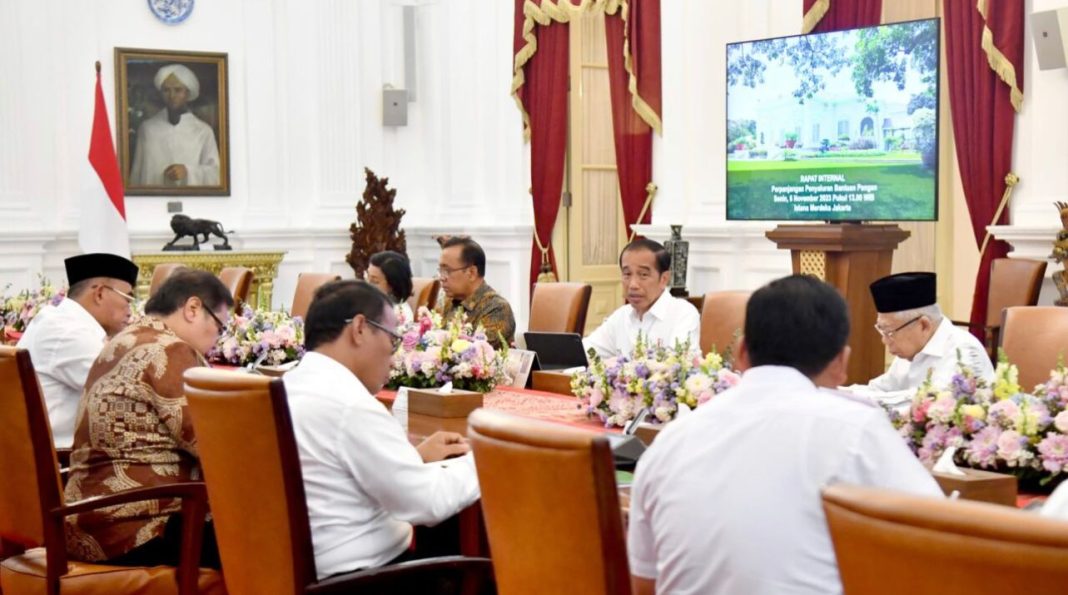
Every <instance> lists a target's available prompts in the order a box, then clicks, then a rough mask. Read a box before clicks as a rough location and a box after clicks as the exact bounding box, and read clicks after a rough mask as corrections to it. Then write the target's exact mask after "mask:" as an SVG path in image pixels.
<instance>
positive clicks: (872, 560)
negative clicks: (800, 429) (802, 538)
mask: <svg viewBox="0 0 1068 595" xmlns="http://www.w3.org/2000/svg"><path fill="white" fill-rule="evenodd" d="M823 510H824V512H825V513H826V516H827V525H828V527H829V528H830V532H831V539H832V541H833V542H834V551H835V555H836V557H837V559H838V569H839V572H840V574H841V576H842V586H843V587H844V590H845V593H846V595H890V594H895V595H896V594H900V593H909V594H910V595H936V594H937V595H975V594H976V593H1064V592H1065V591H1066V590H1068V523H1066V522H1064V521H1056V520H1052V519H1047V518H1042V517H1039V516H1036V515H1034V514H1028V513H1026V512H1022V511H1019V510H1014V509H1012V508H1010V507H1007V506H998V505H996V504H987V503H985V502H965V501H961V500H944V499H938V498H925V497H920V496H915V495H911V494H905V493H900V492H894V491H889V490H881V489H874V488H869V487H858V486H850V485H835V486H831V487H829V488H827V489H825V490H824V491H823Z"/></svg>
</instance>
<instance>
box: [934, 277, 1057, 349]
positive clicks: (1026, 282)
mask: <svg viewBox="0 0 1068 595" xmlns="http://www.w3.org/2000/svg"><path fill="white" fill-rule="evenodd" d="M1045 274H1046V261H1044V260H1027V259H1023V258H995V259H994V260H993V262H992V263H991V266H990V289H989V290H988V292H987V305H986V323H985V324H983V325H973V324H971V323H969V322H965V321H958V320H954V321H952V322H953V324H955V325H957V326H966V327H969V328H982V329H983V333H984V335H985V338H984V341H983V344H984V345H986V350H987V353H989V354H990V357H991V358H992V359H993V358H994V357H995V356H996V348H997V346H998V343H999V341H1000V334H1001V328H1002V327H1001V312H1002V310H1004V309H1005V308H1010V307H1012V306H1034V305H1035V304H1037V303H1038V294H1039V292H1040V291H1041V290H1042V276H1043V275H1045Z"/></svg>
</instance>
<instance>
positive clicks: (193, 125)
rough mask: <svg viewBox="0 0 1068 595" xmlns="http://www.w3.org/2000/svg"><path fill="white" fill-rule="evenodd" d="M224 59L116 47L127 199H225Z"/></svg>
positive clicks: (226, 111)
mask: <svg viewBox="0 0 1068 595" xmlns="http://www.w3.org/2000/svg"><path fill="white" fill-rule="evenodd" d="M227 72H228V69H227V55H226V54H225V53H211V52H185V51H176V50H151V49H135V48H115V102H116V104H117V106H116V109H115V123H116V128H117V131H116V135H115V140H116V144H117V146H118V153H119V167H120V168H121V170H122V181H123V185H124V187H125V189H126V194H127V196H161V195H162V196H175V195H178V196H229V195H230V131H229V114H230V109H229V108H230V105H229V95H228V88H227V81H228V78H227Z"/></svg>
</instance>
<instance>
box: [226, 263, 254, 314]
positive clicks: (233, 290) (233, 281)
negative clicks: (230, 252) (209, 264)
mask: <svg viewBox="0 0 1068 595" xmlns="http://www.w3.org/2000/svg"><path fill="white" fill-rule="evenodd" d="M219 281H222V284H223V285H225V286H226V288H227V289H229V290H230V295H231V296H233V298H234V309H235V310H237V311H239V310H240V309H241V304H244V303H246V302H248V292H249V289H250V288H251V287H252V269H250V268H246V267H225V268H223V269H222V270H221V271H219Z"/></svg>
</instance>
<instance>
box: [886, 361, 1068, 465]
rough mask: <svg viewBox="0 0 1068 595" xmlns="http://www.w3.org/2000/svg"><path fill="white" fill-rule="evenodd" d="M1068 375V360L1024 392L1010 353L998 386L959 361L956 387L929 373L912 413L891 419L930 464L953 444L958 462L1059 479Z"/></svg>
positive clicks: (1067, 426) (1066, 458) (1066, 444)
mask: <svg viewBox="0 0 1068 595" xmlns="http://www.w3.org/2000/svg"><path fill="white" fill-rule="evenodd" d="M1066 375H1068V370H1066V369H1065V366H1064V362H1063V361H1061V362H1059V363H1058V365H1057V368H1055V369H1054V370H1053V371H1052V372H1051V373H1050V378H1049V380H1048V381H1047V382H1046V383H1045V384H1040V385H1038V386H1036V387H1035V388H1034V390H1033V391H1032V392H1031V393H1025V392H1022V390H1021V387H1020V384H1019V376H1018V372H1017V369H1016V366H1014V365H1012V364H1010V363H1009V362H1008V361H1006V359H1005V356H1004V354H1003V353H1002V354H999V358H998V365H997V368H996V369H995V370H994V382H993V383H992V384H991V385H987V383H986V382H984V381H983V380H982V379H979V378H975V376H974V374H973V373H972V372H971V370H970V369H968V368H967V367H965V366H963V365H961V366H958V372H957V374H955V375H954V376H953V378H952V380H951V381H950V383H949V386H946V387H937V386H933V385H932V383H931V381H930V378H928V379H927V381H925V382H924V383H923V384H922V385H921V386H920V388H919V390H917V392H916V395H915V396H914V397H913V401H912V406H911V408H910V410H909V412H908V414H907V415H901V414H896V413H891V419H892V420H893V421H894V425H895V426H896V427H897V428H898V430H899V432H900V433H901V435H902V436H903V437H904V438H905V440H906V442H907V443H908V445H909V447H910V448H912V450H913V452H915V453H916V455H917V456H918V457H919V458H920V460H921V461H922V462H924V463H926V464H933V463H934V462H935V461H937V459H938V458H939V457H940V456H941V455H942V453H943V452H944V451H945V450H946V449H947V448H949V447H951V446H952V447H956V448H957V454H956V456H955V459H956V462H957V463H958V464H962V465H967V466H971V467H979V468H983V469H991V470H996V471H1001V472H1004V473H1011V474H1013V475H1016V476H1017V477H1019V478H1020V479H1021V480H1025V481H1037V482H1038V483H1039V484H1040V485H1046V484H1048V483H1050V482H1059V481H1061V480H1062V479H1063V477H1062V474H1065V473H1068V381H1066Z"/></svg>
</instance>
